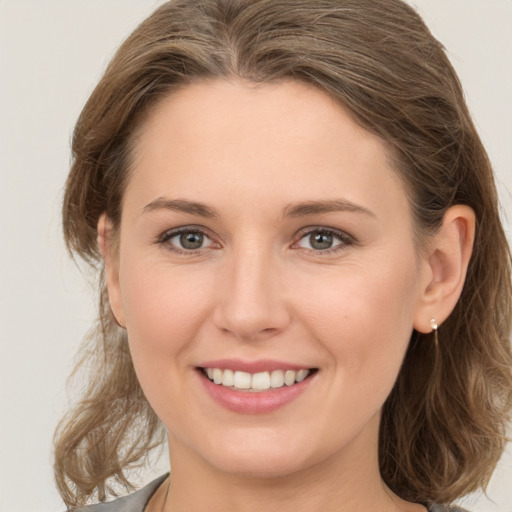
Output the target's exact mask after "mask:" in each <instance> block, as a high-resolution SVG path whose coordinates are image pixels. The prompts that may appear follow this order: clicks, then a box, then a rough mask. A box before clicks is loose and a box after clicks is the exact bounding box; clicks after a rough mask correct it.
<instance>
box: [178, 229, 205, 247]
mask: <svg viewBox="0 0 512 512" xmlns="http://www.w3.org/2000/svg"><path fill="white" fill-rule="evenodd" d="M180 244H181V246H182V247H183V248H184V249H199V248H200V247H201V246H202V245H203V235H202V234H201V233H182V234H181V235H180Z"/></svg>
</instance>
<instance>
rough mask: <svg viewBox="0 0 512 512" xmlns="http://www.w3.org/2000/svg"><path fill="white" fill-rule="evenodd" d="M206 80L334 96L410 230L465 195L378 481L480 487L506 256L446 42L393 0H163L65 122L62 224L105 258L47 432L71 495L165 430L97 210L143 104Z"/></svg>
mask: <svg viewBox="0 0 512 512" xmlns="http://www.w3.org/2000/svg"><path fill="white" fill-rule="evenodd" d="M211 79H228V80H229V79H243V80H247V81H251V82H254V83H265V82H278V81H283V80H290V79H291V80H299V81H303V82H307V83H309V84H313V85H314V86H316V87H318V88H319V89H321V90H323V91H325V92H326V93H327V94H329V95H331V96H332V97H333V98H334V99H335V100H336V101H338V102H339V103H340V104H342V105H343V106H344V107H345V108H346V109H348V110H349V111H350V112H351V114H352V116H353V117H354V119H355V120H356V121H357V122H358V123H359V124H360V125H361V126H363V127H364V128H365V129H367V130H369V131H370V132H372V133H374V134H376V135H378V136H379V137H381V138H382V139H383V140H384V141H385V142H386V143H387V145H388V147H389V148H390V150H391V153H392V154H393V156H394V160H395V167H396V170H397V172H398V173H399V175H400V176H401V177H402V179H403V181H404V183H405V184H406V188H407V191H408V194H409V198H410V202H411V205H412V210H413V215H414V217H415V225H416V228H417V232H418V233H419V239H420V240H421V238H422V237H424V236H426V234H429V233H433V232H435V230H436V229H437V228H438V227H439V226H440V224H441V223H442V219H443V215H444V213H445V212H446V210H447V209H448V208H449V207H451V206H453V205H455V204H463V205H468V206H470V207H471V208H472V209H473V210H474V212H475V214H476V218H477V234H476V243H475V246H474V252H473V256H472V259H471V261H470V265H469V270H468V274H467V279H466V283H465V287H464V290H463V292H462V296H461V298H460V301H459V302H458V304H457V306H456V308H455V310H454V311H453V313H452V315H451V316H450V317H449V319H448V320H447V321H446V322H445V323H444V324H443V325H442V327H441V329H440V338H441V339H440V343H439V346H438V349H437V351H436V350H434V349H433V346H434V344H433V343H432V341H433V340H432V339H431V335H424V334H420V333H418V332H414V334H413V336H412V339H411V342H410V346H409V348H408V351H407V354H406V356H405V360H404V364H403V367H402V369H401V371H400V374H399V376H398V380H397V382H396V385H395V387H394V389H393V391H392V392H391V395H390V396H389V398H388V400H387V401H386V403H385V405H384V409H383V412H382V421H381V429H380V439H379V460H380V470H381V474H382V478H383V479H384V481H385V482H386V484H387V485H388V486H389V487H390V488H391V489H392V490H393V491H394V492H395V493H397V494H398V495H399V496H401V497H402V498H404V499H407V500H410V501H418V502H420V501H421V502H430V501H436V502H440V503H448V502H451V501H452V500H454V499H455V498H457V497H460V496H462V495H464V494H466V493H469V492H471V491H474V490H475V489H477V488H479V487H484V488H485V486H486V484H487V482H488V480H489V478H490V475H491V473H492V471H493V469H494V467H495V465H496V463H497V461H498V459H499V457H500V455H501V453H502V451H503V449H504V446H505V443H506V428H507V422H508V420H509V415H510V411H511V407H512V375H511V367H512V356H511V347H510V339H509V335H510V328H511V314H512V312H511V297H512V290H511V274H510V271H511V257H510V251H509V247H508V244H507V241H506V238H505V235H504V231H503V228H502V225H501V222H500V218H499V209H498V199H497V193H496V188H495V184H494V180H493V173H492V169H491V165H490V162H489V159H488V156H487V154H486V152H485V149H484V148H483V146H482V143H481V141H480V139H479V136H478V134H477V133H476V130H475V127H474V125H473V122H472V120H471V117H470V115H469V113H468V109H467V106H466V104H465V101H464V97H463V92H462V88H461V85H460V83H459V80H458V78H457V76H456V74H455V72H454V70H453V68H452V66H451V64H450V63H449V61H448V59H447V57H446V55H445V52H444V49H443V47H442V45H441V44H440V43H439V42H438V41H437V40H436V39H435V38H434V37H433V36H432V34H431V33H430V32H429V30H428V29H427V27H426V26H425V24H424V23H423V21H422V20H421V18H420V17H419V16H418V14H417V13H416V12H415V11H414V10H413V9H412V8H411V7H409V6H408V5H407V4H405V3H404V2H402V1H400V0H174V1H171V2H168V3H166V4H164V5H163V6H161V7H160V8H159V9H157V10H156V11H155V12H154V13H153V14H152V15H151V16H150V17H149V18H147V19H146V20H145V21H144V22H142V24H141V25H140V26H139V27H138V28H137V29H136V30H135V31H134V32H133V33H132V34H131V35H130V36H129V37H128V39H127V40H126V41H125V42H124V43H123V44H122V46H121V47H120V48H119V50H118V51H117V53H116V54H115V56H114V57H113V59H112V61H111V62H110V64H109V66H108V67H107V69H106V71H105V73H104V75H103V77H102V78H101V80H100V82H99V83H98V85H97V87H96V88H95V90H94V91H93V93H92V94H91V96H90V98H89V100H88V101H87V103H86V105H85V107H84V109H83V111H82V113H81V115H80V117H79V119H78V122H77V124H76V128H75V131H74V135H73V142H72V157H73V161H72V168H71V171H70V174H69V177H68V180H67V185H66V191H65V197H64V204H63V227H64V235H65V239H66V243H67V246H68V249H69V250H70V251H71V252H72V253H73V254H75V255H78V256H80V257H82V258H83V259H85V261H87V262H88V263H89V264H90V265H91V266H92V268H93V269H94V270H95V271H96V272H97V273H98V275H99V278H100V285H99V290H100V300H99V304H100V312H99V323H98V328H97V329H96V330H95V331H94V332H93V333H92V334H91V336H90V337H89V338H88V339H87V340H86V342H85V348H84V350H83V352H82V358H81V360H80V363H79V367H80V368H84V367H85V368H88V369H89V370H90V375H89V381H88V382H89V384H88V386H87V387H86V389H85V390H84V391H83V396H82V397H81V399H80V401H79V402H78V403H77V404H76V406H75V407H74V408H73V409H72V410H71V411H70V412H69V413H68V414H67V415H66V417H65V418H64V419H63V420H62V422H61V423H60V425H59V427H58V430H57V432H56V437H55V476H56V480H57V484H58V488H59V490H60V493H61V494H62V496H63V499H64V501H65V502H66V504H67V505H68V506H76V505H81V504H83V503H85V502H86V501H87V500H88V499H89V498H91V497H92V496H93V495H96V496H97V497H98V498H99V499H100V500H104V499H105V498H106V496H107V495H108V494H109V493H110V494H112V493H113V487H112V485H111V484H112V482H116V481H117V482H118V483H119V482H121V483H123V484H125V485H126V486H129V482H128V479H127V477H126V476H125V473H124V472H125V471H126V469H128V468H130V467H133V466H134V465H137V464H140V463H141V461H143V460H144V457H145V456H146V455H147V454H148V452H149V451H150V449H151V448H153V447H155V446H157V445H158V444H159V443H161V441H162V439H163V434H162V429H161V427H160V426H159V420H158V419H157V418H156V416H155V414H154V412H153V411H152V410H151V408H150V406H149V404H148V403H147V401H146V399H145V397H144V395H143V393H142V391H141V389H140V386H139V384H138V382H137V378H136V376H135V372H134V369H133V366H132V361H131V357H130V354H129V351H128V348H127V343H126V338H125V333H124V331H123V330H121V329H120V328H119V327H118V326H117V325H116V324H115V322H114V319H113V317H112V315H111V313H110V310H109V307H108V302H107V299H106V291H105V282H104V279H103V273H102V272H103V269H102V260H101V256H100V254H99V250H98V246H97V242H96V237H97V222H98V218H99V216H100V215H101V214H102V213H104V212H106V213H107V215H108V217H109V218H110V219H111V221H112V223H113V225H114V227H115V228H117V227H119V223H120V214H121V207H122V198H123V192H124V189H125V187H126V184H127V181H128V179H129V171H130V161H131V160H130V151H131V148H132V146H133V140H134V137H135V136H136V133H137V129H138V128H139V127H140V125H141V122H142V121H143V119H144V118H145V117H146V116H147V115H149V113H150V111H151V108H152V107H153V106H154V105H156V104H157V103H158V101H159V100H160V99H162V98H164V97H165V96H167V95H169V94H172V92H173V91H175V90H177V89H178V88H181V87H185V86H186V85H187V84H190V83H194V82H199V81H205V80H211Z"/></svg>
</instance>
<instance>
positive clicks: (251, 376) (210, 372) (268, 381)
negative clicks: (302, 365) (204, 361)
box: [202, 368, 313, 392]
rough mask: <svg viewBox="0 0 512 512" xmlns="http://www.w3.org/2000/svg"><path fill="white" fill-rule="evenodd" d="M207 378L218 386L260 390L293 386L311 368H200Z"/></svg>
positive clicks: (300, 380) (239, 389) (237, 389)
mask: <svg viewBox="0 0 512 512" xmlns="http://www.w3.org/2000/svg"><path fill="white" fill-rule="evenodd" d="M202 371H203V373H204V374H205V375H206V377H208V379H209V380H210V381H211V382H213V383H214V384H217V385H219V386H224V387H226V388H229V389H233V390H236V391H250V392H261V391H267V390H269V389H278V388H282V387H284V386H293V385H294V384H298V383H300V382H302V381H303V380H304V379H306V378H307V377H308V376H309V375H310V374H311V373H312V371H313V370H306V369H302V370H274V371H271V372H268V371H267V372H258V373H248V372H243V371H234V370H230V369H221V368H202Z"/></svg>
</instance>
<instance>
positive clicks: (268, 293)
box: [216, 239, 289, 339]
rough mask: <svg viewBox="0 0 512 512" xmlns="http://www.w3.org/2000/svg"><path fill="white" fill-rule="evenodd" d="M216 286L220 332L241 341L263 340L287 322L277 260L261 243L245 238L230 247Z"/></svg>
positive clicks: (217, 318) (271, 251)
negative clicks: (217, 286)
mask: <svg viewBox="0 0 512 512" xmlns="http://www.w3.org/2000/svg"><path fill="white" fill-rule="evenodd" d="M219 286H220V287H221V290H220V294H221V299H220V301H219V303H218V305H217V311H216V323H217V326H218V327H219V328H221V329H222V330H223V331H225V332H230V333H231V334H232V335H234V336H236V337H238V338H243V339H256V338H262V337H263V338H264V337H269V336H272V335H274V334H275V333H277V332H279V331H281V330H282V329H283V328H284V327H285V326H286V325H287V323H288V322H289V316H288V311H287V308H286V304H285V301H284V300H283V298H284V297H283V294H282V291H283V289H282V286H280V272H279V262H278V258H277V257H276V254H275V253H274V251H273V250H272V248H271V247H268V246H265V244H264V243H262V242H261V241H258V240H256V239H246V240H244V241H242V242H240V243H239V244H237V245H236V246H235V247H233V250H232V251H231V254H230V256H229V258H227V261H226V272H225V274H224V279H223V282H222V283H220V284H219Z"/></svg>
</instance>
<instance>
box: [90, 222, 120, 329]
mask: <svg viewBox="0 0 512 512" xmlns="http://www.w3.org/2000/svg"><path fill="white" fill-rule="evenodd" d="M97 229H98V247H99V249H100V252H101V255H102V256H103V263H104V267H105V279H106V282H107V290H108V299H109V302H110V309H111V310H112V314H113V316H114V319H115V320H116V322H117V323H118V325H119V326H120V327H123V328H125V326H126V323H125V318H124V310H123V302H122V300H121V288H120V286H119V256H118V253H117V241H116V240H115V237H114V230H113V227H112V222H111V221H110V219H109V218H108V217H107V215H106V213H103V214H102V215H101V216H100V218H99V220H98V228H97Z"/></svg>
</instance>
